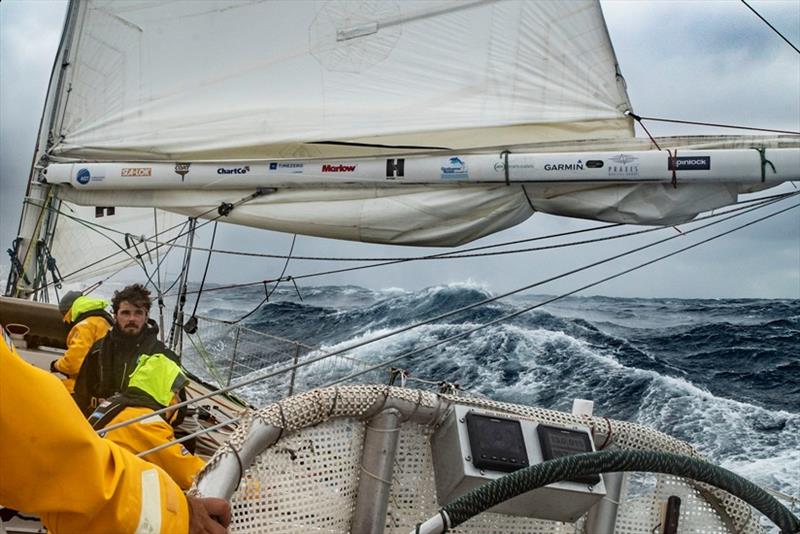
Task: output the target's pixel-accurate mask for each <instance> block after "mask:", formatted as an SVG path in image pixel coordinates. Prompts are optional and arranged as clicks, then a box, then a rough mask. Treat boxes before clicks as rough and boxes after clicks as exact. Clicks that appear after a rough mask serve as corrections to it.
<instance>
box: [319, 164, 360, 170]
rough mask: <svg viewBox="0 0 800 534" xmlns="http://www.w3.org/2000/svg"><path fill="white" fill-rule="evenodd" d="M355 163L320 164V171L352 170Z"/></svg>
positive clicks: (354, 168)
mask: <svg viewBox="0 0 800 534" xmlns="http://www.w3.org/2000/svg"><path fill="white" fill-rule="evenodd" d="M356 167H357V166H356V165H328V164H325V165H323V166H322V172H353V171H354V170H356Z"/></svg>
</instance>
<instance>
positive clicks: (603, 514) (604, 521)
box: [584, 473, 625, 534]
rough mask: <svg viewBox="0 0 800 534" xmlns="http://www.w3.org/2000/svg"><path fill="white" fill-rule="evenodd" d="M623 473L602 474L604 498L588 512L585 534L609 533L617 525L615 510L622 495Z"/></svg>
mask: <svg viewBox="0 0 800 534" xmlns="http://www.w3.org/2000/svg"><path fill="white" fill-rule="evenodd" d="M624 476H625V473H603V482H604V483H605V485H606V496H605V497H603V498H602V499H601V500H600V502H599V503H597V504H595V505H594V506H593V507H592V509H591V510H589V516H588V517H587V518H586V526H585V527H584V531H585V532H590V533H593V534H594V533H597V534H602V533H609V534H610V533H611V532H614V527H615V525H616V523H617V508H619V499H620V495H621V494H622V481H623V479H624Z"/></svg>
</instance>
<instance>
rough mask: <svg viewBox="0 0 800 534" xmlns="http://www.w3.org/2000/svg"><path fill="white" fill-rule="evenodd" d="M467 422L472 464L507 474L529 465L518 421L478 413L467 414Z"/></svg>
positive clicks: (479, 467)
mask: <svg viewBox="0 0 800 534" xmlns="http://www.w3.org/2000/svg"><path fill="white" fill-rule="evenodd" d="M466 420H467V434H468V435H469V446H470V449H471V450H472V465H474V466H475V467H477V468H478V469H492V470H495V471H503V472H506V473H510V472H511V471H516V470H517V469H521V468H523V467H527V466H528V451H527V450H526V449H525V440H524V439H523V437H522V425H520V423H519V421H516V420H514V419H506V418H504V417H494V416H489V415H481V414H476V413H468V414H467V416H466Z"/></svg>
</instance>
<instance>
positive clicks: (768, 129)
mask: <svg viewBox="0 0 800 534" xmlns="http://www.w3.org/2000/svg"><path fill="white" fill-rule="evenodd" d="M626 113H628V114H630V116H631V117H633V118H634V119H636V120H637V121H639V124H642V122H641V121H643V120H647V121H655V122H672V123H675V124H691V125H693V126H713V127H715V128H732V129H734V130H753V131H757V132H769V133H782V134H790V135H800V132H796V131H792V130H773V129H770V128H756V127H753V126H736V125H733V124H719V123H715V122H699V121H685V120H679V119H663V118H658V117H642V116H639V115H635V114H634V113H632V112H626ZM642 128H644V124H642ZM645 131H647V129H646V128H645ZM648 135H650V133H649V132H648ZM650 139H653V138H652V136H651V137H650ZM653 142H655V141H653ZM656 146H658V145H656ZM659 150H661V149H659Z"/></svg>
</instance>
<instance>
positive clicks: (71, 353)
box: [51, 297, 111, 393]
mask: <svg viewBox="0 0 800 534" xmlns="http://www.w3.org/2000/svg"><path fill="white" fill-rule="evenodd" d="M107 305H108V303H106V301H104V300H100V299H93V298H90V297H79V298H78V299H76V300H75V302H74V303H73V304H72V307H71V308H70V309H69V310H68V311H67V313H66V315H64V322H66V323H75V324H74V326H73V327H72V328H71V329H70V331H69V334H68V335H67V350H66V352H64V355H63V356H62V357H61V358H59V359H57V360H56V361H54V362H53V364H52V366H51V367H52V369H53V370H55V371H58V372H59V373H61V374H64V375H66V376H67V378H65V379H64V380H63V383H64V386H65V387H66V388H67V391H69V392H70V393H72V392H73V390H74V389H75V378H76V377H77V376H78V371H80V370H81V365H82V364H83V360H84V359H85V358H86V355H87V354H88V353H89V349H90V348H92V345H94V343H95V341H97V340H99V339H102V338H103V337H105V335H106V334H107V333H108V331H109V330H110V329H111V323H109V322H108V320H107V319H106V318H104V317H103V316H101V315H90V316H89V317H85V318H83V319H81V318H80V317H81V316H82V315H85V314H87V313H89V312H99V311H102V310H103V309H105V307H106V306H107ZM76 321H77V322H76Z"/></svg>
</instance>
